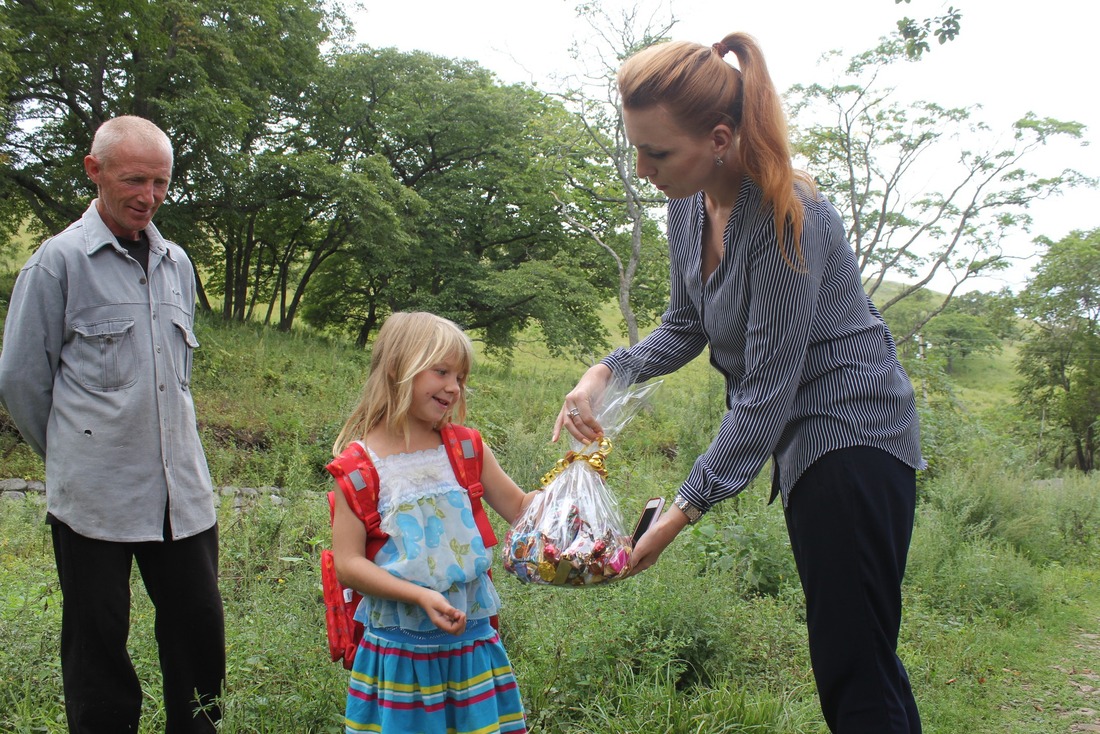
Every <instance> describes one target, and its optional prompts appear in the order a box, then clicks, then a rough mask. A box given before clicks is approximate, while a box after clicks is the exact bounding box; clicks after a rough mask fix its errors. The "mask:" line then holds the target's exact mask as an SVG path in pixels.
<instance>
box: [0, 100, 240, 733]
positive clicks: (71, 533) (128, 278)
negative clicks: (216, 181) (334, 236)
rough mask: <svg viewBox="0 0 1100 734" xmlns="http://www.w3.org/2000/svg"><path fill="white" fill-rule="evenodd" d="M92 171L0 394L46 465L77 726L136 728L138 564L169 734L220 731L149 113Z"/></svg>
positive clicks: (217, 627) (205, 560)
mask: <svg viewBox="0 0 1100 734" xmlns="http://www.w3.org/2000/svg"><path fill="white" fill-rule="evenodd" d="M84 169H85V171H86V172H87V174H88V177H89V178H90V179H91V180H92V182H94V183H95V185H96V187H97V189H98V197H97V198H96V199H95V200H94V201H93V202H92V203H91V205H90V206H89V207H88V209H87V211H86V212H84V215H83V216H82V217H81V218H80V219H79V220H78V221H76V222H74V223H73V224H71V225H70V226H69V227H68V228H67V229H66V230H65V231H63V232H61V233H60V234H58V235H56V236H54V237H52V238H50V239H48V240H46V241H45V242H44V243H43V244H42V246H41V247H39V248H38V250H37V251H36V252H35V253H34V255H33V256H32V257H31V258H30V260H29V261H28V262H27V264H26V265H25V266H24V267H23V269H22V271H21V272H20V273H19V277H18V279H17V280H16V283H15V289H14V291H13V292H12V297H11V305H10V309H9V311H8V317H7V322H6V324H5V330H4V343H3V351H0V402H2V403H3V404H4V406H5V407H6V408H7V410H8V412H9V413H10V414H11V417H12V419H13V420H14V421H15V424H16V425H17V426H18V427H19V430H20V432H21V433H22V435H23V437H24V438H25V439H26V441H27V443H28V444H30V446H31V447H32V448H33V449H34V450H35V451H36V452H38V454H39V455H41V456H42V457H43V458H44V459H45V462H46V510H47V514H46V520H47V522H48V523H49V524H50V528H51V531H52V534H53V547H54V558H55V561H56V563H57V574H58V578H59V579H60V583H61V592H62V595H63V598H64V606H63V611H62V619H61V669H62V678H63V681H64V689H65V709H66V715H67V717H68V721H69V730H70V731H71V732H79V733H80V734H92V733H93V732H95V733H103V734H107V733H110V734H117V733H118V732H136V731H137V730H138V719H139V716H140V712H141V701H142V695H141V686H140V683H139V681H138V678H137V674H136V673H135V671H134V667H133V664H132V663H131V661H130V657H129V655H128V653H127V649H126V641H127V637H128V634H129V626H130V622H129V620H130V569H131V565H132V563H133V561H134V560H135V559H136V560H137V564H138V569H139V570H140V572H141V577H142V581H143V582H144V585H145V589H146V591H147V592H148V594H149V597H150V598H151V599H152V601H153V604H154V606H155V607H156V623H155V629H156V639H157V646H158V650H159V653H160V667H161V671H162V673H163V678H164V705H165V713H166V721H167V723H166V727H165V731H166V732H168V734H175V733H181V734H182V733H185V732H186V733H189V732H213V731H215V726H214V722H216V721H217V720H218V719H219V718H220V711H219V708H218V702H217V697H218V695H219V694H220V692H221V687H222V685H223V682H224V680H225V631H224V614H223V610H222V601H221V595H220V593H219V591H218V575H217V574H218V531H217V517H216V515H215V512H214V499H213V498H214V494H213V487H212V486H211V481H210V472H209V470H208V468H207V465H206V458H205V455H204V454H203V450H202V446H201V444H200V442H199V436H198V430H197V427H196V423H195V410H194V405H193V402H192V399H191V359H192V351H193V350H194V349H195V347H197V346H198V343H197V341H196V340H195V336H194V333H193V331H192V326H193V319H194V309H195V274H194V270H193V268H192V266H191V263H190V261H189V260H188V259H187V256H186V255H185V254H184V252H183V250H181V249H180V248H179V247H178V246H177V245H176V244H174V243H172V242H169V241H167V240H165V239H164V238H163V237H162V236H161V235H160V232H158V231H157V228H156V227H154V226H153V224H152V219H153V215H154V214H156V211H157V209H158V208H159V207H160V205H161V203H163V201H164V197H165V194H166V192H167V189H168V184H169V181H170V179H171V176H172V145H171V143H170V142H169V140H168V137H167V136H166V135H165V134H164V132H163V131H161V130H160V128H158V127H157V126H156V125H154V124H153V123H152V122H149V121H148V120H145V119H142V118H140V117H131V116H125V117H118V118H115V119H113V120H109V121H107V122H105V123H104V124H103V125H102V126H100V128H99V129H98V130H97V132H96V135H95V139H94V140H93V142H92V148H91V151H90V154H89V155H88V156H86V157H85V158H84Z"/></svg>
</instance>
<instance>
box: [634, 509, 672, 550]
mask: <svg viewBox="0 0 1100 734" xmlns="http://www.w3.org/2000/svg"><path fill="white" fill-rule="evenodd" d="M664 508H665V498H664V497H654V498H653V499H651V500H649V501H648V502H646V503H645V509H643V510H642V516H641V517H640V518H638V525H637V526H636V527H635V528H634V540H633V544H634V545H638V541H639V540H641V539H642V536H643V535H645V531H647V530H649V528H650V526H652V525H653V523H655V522H657V518H659V517H660V516H661V510H663V509H664Z"/></svg>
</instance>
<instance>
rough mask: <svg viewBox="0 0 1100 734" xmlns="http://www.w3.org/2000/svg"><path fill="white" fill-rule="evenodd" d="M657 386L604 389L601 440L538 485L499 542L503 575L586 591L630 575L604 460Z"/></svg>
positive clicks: (625, 537) (575, 452) (579, 449)
mask: <svg viewBox="0 0 1100 734" xmlns="http://www.w3.org/2000/svg"><path fill="white" fill-rule="evenodd" d="M660 384H661V382H660V381H656V382H651V383H648V384H646V385H640V386H636V387H632V386H631V385H630V384H629V383H628V382H624V381H616V382H612V384H611V385H609V386H608V388H607V390H606V391H605V392H604V395H603V398H602V400H601V401H600V405H599V406H594V408H595V410H594V412H595V416H596V420H597V421H598V422H599V424H600V425H601V426H602V427H603V430H604V435H603V436H602V437H601V438H600V439H599V440H598V441H595V442H593V443H591V444H589V445H587V446H584V445H582V444H580V442H578V441H577V440H576V439H571V441H572V449H571V450H570V451H569V452H568V453H566V454H565V456H564V457H563V458H561V459H559V460H558V462H557V463H556V464H555V465H554V468H553V469H551V470H550V471H549V472H547V473H546V475H545V476H543V478H542V484H543V487H544V491H542V492H539V493H538V494H537V495H536V496H535V498H534V499H533V500H532V501H531V504H529V505H528V506H527V509H526V510H524V512H523V514H522V515H520V516H519V518H517V519H516V521H515V523H513V525H512V527H511V528H510V529H509V530H508V533H507V535H506V536H505V538H504V548H503V551H502V554H503V557H504V570H505V571H507V572H509V573H511V574H513V575H514V576H515V577H516V578H517V579H519V580H520V581H522V582H525V583H533V584H548V585H552V586H592V585H595V584H602V583H608V582H610V581H615V580H616V579H620V578H623V577H624V576H625V575H626V573H627V571H628V570H629V569H630V554H631V551H632V545H631V539H630V531H629V529H627V528H626V527H624V526H623V521H622V516H621V514H620V513H619V506H618V502H616V500H615V497H614V495H612V493H611V491H610V489H609V488H608V485H607V481H606V479H607V456H608V454H610V453H611V450H612V439H615V438H616V437H617V436H618V435H619V432H620V431H621V430H622V428H623V426H625V425H626V424H627V423H629V422H630V420H631V419H632V418H633V417H634V416H635V415H636V414H637V412H638V410H639V408H641V407H642V405H644V403H645V401H646V400H647V399H648V398H649V396H650V394H652V392H653V391H654V390H655V389H657V387H658V386H659V385H660Z"/></svg>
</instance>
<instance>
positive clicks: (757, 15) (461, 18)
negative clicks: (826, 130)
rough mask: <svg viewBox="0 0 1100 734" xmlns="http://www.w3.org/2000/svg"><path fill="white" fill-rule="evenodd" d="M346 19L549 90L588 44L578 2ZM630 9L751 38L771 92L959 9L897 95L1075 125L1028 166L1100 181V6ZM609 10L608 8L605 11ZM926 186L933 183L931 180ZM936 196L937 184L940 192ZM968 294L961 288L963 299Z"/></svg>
mask: <svg viewBox="0 0 1100 734" xmlns="http://www.w3.org/2000/svg"><path fill="white" fill-rule="evenodd" d="M357 4H358V6H359V7H358V9H357V10H354V11H351V12H352V18H353V21H354V23H355V27H356V32H357V34H358V35H357V38H358V40H359V42H361V43H364V44H367V45H369V46H373V47H386V46H394V47H397V48H399V49H402V50H406V51H409V50H414V49H418V50H423V51H428V52H430V53H433V54H436V55H438V56H446V57H454V58H467V59H473V60H476V61H477V62H478V63H480V64H481V65H482V66H484V67H485V68H487V69H490V70H492V71H493V72H494V73H495V74H496V75H497V76H498V77H499V78H500V79H501V80H502V81H503V82H507V83H512V82H525V83H531V84H537V85H538V86H539V87H540V88H543V89H546V90H553V89H557V88H558V87H559V86H560V85H559V84H557V83H556V82H555V78H558V79H560V78H563V77H567V76H569V75H570V74H573V73H575V72H577V71H579V69H578V67H577V63H576V62H575V61H574V60H573V59H571V58H570V56H569V48H570V46H571V44H572V43H573V42H574V41H575V40H580V41H583V40H584V39H585V38H586V37H588V36H589V35H590V34H591V29H590V28H589V26H588V25H587V23H586V22H585V21H584V20H581V19H578V18H577V16H576V13H575V7H576V6H577V4H578V0H465V1H463V0H404V2H402V1H401V0H396V1H395V0H359V2H358V3H357ZM635 4H637V5H638V6H639V7H643V8H648V9H650V10H657V11H660V10H662V9H664V10H665V12H663V13H661V14H660V15H659V17H667V15H668V13H667V8H669V7H671V9H672V12H673V13H674V15H675V17H676V18H678V19H679V22H678V23H677V24H676V26H675V27H674V28H673V30H672V32H671V35H672V37H674V38H677V39H685V40H692V41H698V42H700V43H713V42H714V41H717V40H719V39H720V38H721V37H722V36H724V35H726V34H727V33H730V32H733V31H745V32H748V33H750V34H752V35H753V36H755V37H756V39H757V40H758V41H759V42H760V45H761V47H762V49H763V51H764V55H765V58H766V59H767V62H768V66H769V69H770V71H771V73H772V77H773V79H774V81H775V83H776V86H777V88H778V89H779V90H780V91H784V90H786V89H787V88H788V87H790V86H791V85H793V84H796V83H810V82H823V83H824V82H828V81H830V76H829V74H828V73H827V72H826V71H825V70H824V69H822V68H818V67H817V61H818V59H819V58H820V56H821V54H822V53H824V52H826V51H829V50H835V49H839V50H841V51H843V52H845V56H847V55H851V54H855V53H858V52H860V51H863V50H866V49H868V48H870V47H872V46H873V45H874V44H875V42H876V41H877V39H878V38H880V37H881V36H883V35H886V34H888V33H890V32H891V31H892V30H894V28H895V24H896V22H897V20H898V19H899V18H901V17H903V16H909V17H913V18H925V17H929V16H937V15H941V14H943V12H945V10H946V8H947V7H948V6H954V7H957V8H959V9H960V10H961V11H962V13H963V17H962V32H961V34H960V35H959V36H958V37H957V38H956V39H955V40H954V41H951V42H949V43H947V44H946V45H944V46H939V45H938V44H937V43H936V42H935V41H934V40H933V42H932V51H931V53H929V54H927V55H926V57H925V59H924V60H922V61H921V62H919V63H917V64H911V65H907V68H906V69H905V71H904V72H902V75H901V76H899V77H898V81H897V82H895V83H894V84H893V86H896V87H897V97H898V98H899V99H902V100H908V99H911V100H927V101H932V102H936V103H937V104H940V105H943V106H970V105H975V104H980V105H981V106H982V109H981V110H979V111H977V112H976V113H975V114H974V116H973V118H972V119H974V120H979V121H982V122H985V123H986V124H988V125H989V126H990V127H991V128H992V129H993V130H994V131H997V132H1000V133H1004V134H1006V135H1007V134H1009V128H1010V125H1011V124H1012V122H1014V121H1015V120H1016V119H1018V118H1020V117H1022V116H1023V115H1024V114H1025V113H1027V112H1034V113H1036V114H1037V115H1039V116H1040V117H1052V118H1056V119H1059V120H1063V121H1070V120H1072V121H1076V122H1080V123H1083V124H1085V125H1086V126H1087V127H1088V129H1087V130H1086V134H1085V139H1086V140H1091V141H1092V142H1093V144H1092V145H1091V146H1088V147H1080V146H1079V145H1078V144H1076V143H1063V144H1057V145H1054V146H1050V147H1048V149H1046V150H1045V151H1043V152H1042V153H1038V154H1036V155H1035V157H1033V158H1031V159H1030V161H1029V160H1028V159H1025V163H1024V165H1025V167H1026V168H1028V169H1029V170H1031V171H1032V172H1034V173H1037V174H1040V175H1053V174H1056V173H1058V172H1061V171H1062V170H1063V169H1064V168H1067V167H1071V168H1075V169H1077V170H1079V171H1081V172H1082V173H1084V174H1086V175H1088V176H1092V177H1100V137H1098V136H1100V93H1098V92H1100V85H1098V84H1097V82H1096V75H1095V66H1096V63H1097V62H1096V56H1095V52H1094V51H1093V49H1094V48H1095V27H1096V26H1095V23H1096V20H1097V19H1098V18H1100V10H1097V9H1096V6H1093V5H1092V4H1091V3H1088V2H1079V0H1044V1H1043V2H1024V1H1023V0H951V1H950V2H941V1H940V0H912V1H911V2H909V3H908V4H904V3H903V4H895V2H894V0H844V2H824V1H823V0H787V1H786V2H782V3H766V2H761V1H760V0H757V2H755V3H734V2H730V0H663V1H662V0H637V2H631V1H629V0H604V6H605V7H606V8H608V9H614V8H618V7H623V6H626V7H630V6H633V5H635ZM612 12H613V11H612ZM933 186H935V183H934V182H933ZM944 186H946V184H944ZM1098 203H1100V191H1097V190H1082V191H1077V192H1071V193H1070V194H1068V195H1066V196H1064V197H1061V198H1059V199H1055V200H1051V201H1047V202H1038V203H1036V204H1034V205H1033V206H1032V208H1031V214H1032V216H1033V217H1034V220H1035V222H1034V225H1033V227H1032V232H1031V235H1022V236H1021V237H1020V238H1019V239H1018V240H1017V241H1014V242H1013V244H1012V249H1013V251H1014V254H1017V255H1028V254H1031V253H1032V252H1033V250H1034V246H1033V245H1032V244H1031V239H1032V237H1033V236H1036V235H1040V234H1041V235H1045V236H1047V237H1050V238H1051V239H1055V240H1057V239H1059V238H1061V237H1063V236H1064V235H1066V234H1068V233H1069V232H1070V231H1071V230H1074V229H1082V230H1088V229H1093V228H1095V227H1100V207H1098V206H1097V204H1098ZM1033 265H1034V260H1032V261H1031V262H1028V263H1026V264H1023V265H1021V266H1019V267H1017V268H1015V269H1013V270H1012V271H1011V272H1010V273H1009V274H1007V275H1004V276H1002V280H999V281H980V282H976V283H975V287H977V288H980V289H981V290H995V289H997V288H999V287H1001V285H1003V284H1005V283H1007V284H1009V285H1011V286H1013V288H1014V289H1018V288H1019V286H1021V285H1022V283H1023V281H1024V280H1025V279H1026V278H1027V277H1028V276H1029V274H1030V268H1031V267H1032V266H1033ZM972 289H973V288H969V289H968V290H972Z"/></svg>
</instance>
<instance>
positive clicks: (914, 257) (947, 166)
mask: <svg viewBox="0 0 1100 734" xmlns="http://www.w3.org/2000/svg"><path fill="white" fill-rule="evenodd" d="M905 58H906V54H905V46H904V44H903V43H901V42H900V41H899V40H898V39H897V38H894V39H887V40H886V41H884V42H883V43H882V44H881V45H880V46H879V47H877V48H875V49H874V50H872V51H868V52H866V53H864V54H861V55H859V56H857V57H855V58H854V59H852V60H851V61H850V63H849V64H848V66H847V68H846V70H845V75H846V77H848V80H847V81H842V82H836V83H834V84H832V85H831V86H824V85H820V84H813V85H796V86H794V87H792V89H791V90H790V91H789V92H788V101H789V102H790V103H791V104H792V109H793V113H794V117H795V119H796V121H797V122H799V123H800V124H799V127H798V129H797V132H796V134H795V141H796V142H795V145H796V150H797V151H798V153H799V154H800V155H802V156H804V157H805V158H806V159H807V161H808V163H809V167H810V171H811V172H812V173H813V174H814V175H815V176H816V177H817V180H818V183H819V185H820V187H821V189H822V190H823V191H824V192H825V193H826V194H827V195H828V196H830V197H831V198H832V199H833V201H835V202H837V205H838V207H839V208H840V209H841V212H842V214H843V215H844V216H845V219H846V221H847V222H848V224H849V231H848V237H849V240H850V241H851V243H852V246H853V247H854V248H855V250H856V256H857V259H858V261H859V266H860V270H861V273H862V275H863V278H864V282H865V285H866V289H867V291H868V293H869V294H871V295H874V294H875V292H876V290H877V289H878V288H879V287H880V286H881V285H882V284H883V283H884V282H885V280H886V279H887V277H892V278H898V277H905V278H907V279H908V280H909V281H910V284H909V285H908V286H907V287H905V288H902V289H901V290H900V291H898V292H897V293H896V294H895V295H893V296H892V297H890V298H889V300H884V301H882V302H880V303H879V308H880V310H881V311H882V312H883V313H884V314H885V313H886V312H887V311H888V310H889V309H890V308H891V307H892V306H893V305H894V304H896V303H898V302H899V301H902V300H904V299H906V298H908V297H911V296H912V295H913V294H915V293H917V292H918V291H919V290H921V289H923V288H925V287H926V286H928V285H929V284H930V283H932V281H933V279H936V278H938V279H939V280H940V281H949V285H948V287H947V293H946V295H945V296H944V297H943V298H942V299H941V301H940V303H939V305H938V306H937V307H936V308H934V309H931V310H929V311H928V312H927V313H926V318H925V319H924V321H922V322H917V323H914V324H911V325H910V326H911V331H910V333H908V334H901V335H899V336H900V338H901V339H902V340H904V339H908V338H910V337H912V335H913V334H915V333H916V331H918V330H919V329H921V328H922V327H923V326H924V323H927V320H929V319H931V318H933V317H934V316H936V314H938V313H940V312H941V311H942V310H943V308H944V307H946V305H947V304H948V302H949V301H950V300H951V298H952V297H953V296H954V295H955V293H956V292H957V291H959V289H960V288H961V286H963V284H965V283H966V282H968V281H970V280H973V279H974V278H976V277H978V276H979V275H987V274H989V273H991V272H994V271H997V270H1000V269H1003V268H1005V267H1007V265H1008V264H1009V262H1010V259H1011V256H1010V255H1008V254H1007V253H1006V252H1005V250H1004V249H1003V243H1004V241H1005V239H1006V238H1007V237H1009V236H1010V235H1013V234H1019V233H1022V232H1027V231H1028V228H1029V225H1030V223H1031V218H1030V216H1029V214H1028V207H1029V206H1030V205H1031V203H1032V202H1034V201H1036V200H1038V199H1043V198H1045V197H1048V196H1051V195H1052V194H1054V193H1056V192H1058V191H1060V190H1062V189H1063V188H1065V187H1068V186H1073V185H1079V184H1081V183H1084V182H1086V181H1087V179H1085V178H1084V177H1083V176H1081V175H1080V174H1078V173H1077V172H1075V171H1072V170H1069V169H1067V170H1064V171H1062V172H1061V173H1058V174H1055V175H1052V176H1049V175H1048V176H1039V175H1037V174H1035V173H1032V172H1030V171H1028V170H1027V169H1025V168H1023V164H1024V162H1025V160H1026V159H1027V158H1028V157H1029V155H1030V154H1031V153H1032V152H1034V151H1035V150H1037V149H1038V148H1040V147H1042V146H1044V145H1045V144H1046V143H1048V142H1049V141H1051V140H1052V139H1054V138H1057V137H1061V136H1068V137H1070V138H1073V139H1080V138H1081V136H1082V133H1083V130H1084V126H1083V125H1081V124H1079V123H1075V122H1061V121H1058V120H1053V119H1050V118H1040V117H1038V116H1036V115H1034V114H1031V113H1029V114H1027V115H1026V116H1025V117H1023V118H1021V119H1020V120H1018V121H1017V122H1016V123H1015V125H1014V126H1013V128H1012V138H1011V141H1010V142H1009V143H1008V144H1007V146H1004V147H999V146H998V144H997V143H996V142H991V136H992V132H991V131H990V130H989V128H988V127H987V126H985V125H983V124H981V123H975V122H972V121H971V115H972V112H973V111H972V110H971V109H947V108H944V107H941V106H939V105H937V104H935V103H932V102H915V103H912V104H908V105H906V104H902V103H900V102H899V101H897V100H895V99H893V90H892V89H880V88H879V83H878V82H879V79H880V75H881V74H882V73H883V72H884V70H885V69H886V68H887V67H888V66H889V65H890V64H893V63H896V62H898V61H900V60H904V59H905ZM967 137H971V138H974V139H976V142H977V146H976V147H975V148H973V149H971V148H966V147H962V148H960V147H957V146H958V144H959V143H958V142H956V140H957V139H964V138H967ZM952 159H953V160H952ZM933 167H934V170H935V171H936V177H937V180H940V181H945V182H946V185H944V186H943V188H942V189H941V190H938V191H937V190H925V189H924V187H923V185H922V184H921V183H919V182H921V181H923V180H924V178H925V177H926V176H927V171H928V170H929V169H931V168H933Z"/></svg>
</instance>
